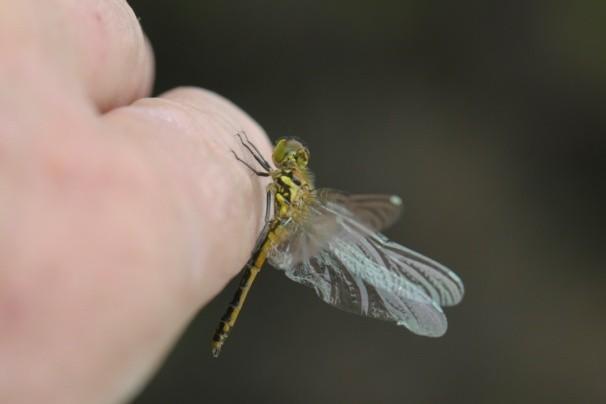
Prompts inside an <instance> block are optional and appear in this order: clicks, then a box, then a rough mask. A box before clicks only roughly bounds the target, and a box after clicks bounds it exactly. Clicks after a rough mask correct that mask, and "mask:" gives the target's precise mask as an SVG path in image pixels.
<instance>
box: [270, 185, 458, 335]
mask: <svg viewBox="0 0 606 404" xmlns="http://www.w3.org/2000/svg"><path fill="white" fill-rule="evenodd" d="M319 195H321V194H319ZM288 230H289V232H290V234H291V236H290V238H289V239H288V240H287V241H285V242H284V243H282V244H281V245H279V246H277V247H276V248H274V250H273V251H272V252H271V254H270V257H269V258H270V263H271V264H272V265H273V266H275V267H277V268H280V269H282V270H284V271H285V273H286V275H287V276H288V277H289V278H290V279H292V280H294V281H296V282H298V283H301V284H304V285H306V286H309V287H312V288H313V289H314V290H315V291H316V293H317V294H318V296H319V297H320V298H321V299H322V300H324V301H325V302H327V303H329V304H332V305H334V306H336V307H338V308H340V309H343V310H346V311H349V312H353V313H357V314H361V315H365V316H370V317H375V318H379V319H383V320H391V321H395V322H396V323H398V324H399V325H404V326H406V327H407V328H409V329H410V330H411V331H413V332H414V333H417V334H421V335H428V336H440V335H442V334H444V332H445V331H446V328H447V322H446V317H445V316H444V313H443V312H442V310H441V308H440V303H441V302H442V301H446V300H447V299H445V298H442V296H447V294H446V293H445V292H441V291H440V290H441V289H439V288H438V287H436V285H434V283H432V282H433V281H434V278H435V279H439V277H438V276H434V275H435V274H434V272H435V271H433V270H432V269H430V270H428V269H427V265H428V263H433V262H434V261H431V260H429V259H425V260H429V261H425V260H421V257H422V258H425V257H423V256H421V255H420V254H416V253H414V252H411V251H410V250H408V249H406V248H404V247H402V246H399V245H398V244H396V243H393V242H390V241H388V240H387V239H385V238H384V237H383V236H381V235H378V234H376V232H375V231H373V230H372V229H370V228H369V227H368V226H367V225H366V224H365V223H361V222H360V221H358V220H357V218H356V217H354V216H353V214H352V213H351V212H349V211H348V210H347V209H346V208H345V207H344V206H343V205H340V204H337V203H336V202H334V201H333V200H322V199H320V198H319V199H318V202H317V203H316V204H314V205H313V206H311V207H310V213H309V217H308V220H307V221H306V222H305V223H303V224H294V223H291V228H290V229H288ZM411 263H412V264H413V265H414V266H413V265H411ZM436 264H437V263H436ZM421 265H425V266H421ZM427 271H429V273H430V275H429V276H430V279H431V281H428V280H427V278H426V277H427V276H428V275H427V273H428V272H427ZM447 271H448V270H447ZM447 274H452V273H451V272H450V271H448V272H447ZM452 275H453V276H454V277H455V278H453V279H456V280H458V278H456V275H454V274H452ZM447 278H448V279H449V280H451V278H450V277H447ZM452 282H454V283H455V284H456V282H455V281H452ZM459 282H460V281H459ZM461 287H462V284H461ZM457 293H458V292H457ZM460 295H461V296H462V291H461V292H460ZM456 298H457V294H456V293H455V292H453V293H452V296H451V297H449V299H450V301H454V300H456ZM459 300H460V298H459Z"/></svg>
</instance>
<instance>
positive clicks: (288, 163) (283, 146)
mask: <svg viewBox="0 0 606 404" xmlns="http://www.w3.org/2000/svg"><path fill="white" fill-rule="evenodd" d="M272 159H273V161H274V164H275V165H276V166H277V167H282V168H295V167H298V168H305V167H307V163H308V162H309V150H307V147H305V146H303V144H302V143H301V142H299V141H298V140H295V139H292V138H283V139H280V140H278V142H277V143H276V146H275V147H274V152H273V154H272Z"/></svg>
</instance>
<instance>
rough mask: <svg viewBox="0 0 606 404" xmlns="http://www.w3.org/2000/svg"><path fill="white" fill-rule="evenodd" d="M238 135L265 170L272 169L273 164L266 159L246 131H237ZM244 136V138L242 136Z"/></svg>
mask: <svg viewBox="0 0 606 404" xmlns="http://www.w3.org/2000/svg"><path fill="white" fill-rule="evenodd" d="M236 136H237V137H238V139H240V143H242V145H243V146H244V147H245V148H246V150H248V151H249V153H250V154H251V155H252V156H253V157H254V159H255V160H257V163H259V165H260V166H261V167H263V169H265V171H270V170H271V166H270V165H269V162H268V161H267V160H265V158H264V157H263V155H262V154H261V152H260V151H259V149H257V146H255V144H254V143H253V142H251V141H250V140H249V139H248V136H247V135H246V132H244V131H243V130H241V131H239V132H238V133H236ZM242 136H244V138H242Z"/></svg>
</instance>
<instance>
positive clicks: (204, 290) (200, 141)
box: [104, 87, 271, 304]
mask: <svg viewBox="0 0 606 404" xmlns="http://www.w3.org/2000/svg"><path fill="white" fill-rule="evenodd" d="M104 119H105V121H106V122H107V123H108V124H109V125H110V126H111V127H114V128H120V130H121V131H122V132H123V133H125V136H128V137H129V138H130V139H132V141H134V142H136V143H137V145H138V147H139V148H141V150H145V153H146V154H148V155H149V156H151V158H152V159H153V160H154V161H155V162H156V163H155V164H158V165H159V166H160V167H161V169H160V172H159V173H158V174H157V175H158V176H163V177H164V179H163V180H164V181H166V183H172V184H173V185H174V187H173V191H174V192H176V193H180V194H183V195H181V196H182V197H183V198H184V199H185V200H187V201H190V204H191V205H190V206H189V208H191V212H190V213H191V214H192V215H193V216H192V218H191V221H192V222H194V223H197V224H198V225H197V226H198V228H197V231H196V233H197V234H198V235H197V237H200V239H199V241H198V243H197V244H196V245H195V247H194V249H195V250H196V254H197V255H198V258H199V260H200V262H199V264H198V266H197V268H198V271H197V273H196V277H197V280H196V281H194V282H189V281H191V280H189V281H188V282H187V284H186V287H188V288H191V289H192V294H193V295H194V296H195V297H196V299H197V301H196V304H200V303H205V302H207V301H208V300H209V299H210V298H211V297H213V296H214V295H215V294H216V293H218V291H219V290H220V289H221V288H222V287H223V286H224V285H225V283H226V282H227V281H228V280H229V279H231V278H232V277H233V276H234V275H235V274H236V273H237V272H238V271H239V270H240V269H241V268H242V265H243V264H244V263H245V262H246V260H247V258H248V255H249V253H250V250H251V248H252V246H253V243H254V241H255V239H256V236H257V233H258V230H259V229H260V228H261V226H262V223H261V222H262V220H261V217H262V214H263V213H264V209H265V206H264V205H265V185H266V184H267V180H266V179H263V178H260V177H257V176H256V175H254V174H253V173H252V172H251V171H250V170H249V169H248V168H246V167H245V166H244V165H243V164H241V163H240V162H238V161H237V160H236V159H235V157H234V155H233V153H232V152H231V151H234V152H236V153H237V154H238V155H239V156H241V157H242V158H244V159H245V160H248V161H250V162H251V164H252V165H255V164H256V162H255V161H254V159H253V158H252V157H251V156H250V155H249V154H248V153H249V152H248V151H247V150H246V149H245V148H244V147H243V145H242V144H241V143H240V141H239V140H238V137H237V136H236V134H237V133H238V132H239V131H244V132H245V133H246V134H247V136H248V138H249V139H250V141H251V142H253V144H255V145H256V146H257V147H258V148H259V149H260V150H261V152H262V153H263V155H264V157H265V159H266V160H268V161H270V160H271V158H270V157H269V156H270V155H271V145H270V143H269V142H268V139H267V135H266V134H265V133H264V131H263V130H262V129H261V128H260V127H259V125H258V124H257V123H256V122H254V121H253V120H252V119H251V118H250V117H249V116H248V115H246V114H245V113H244V112H243V111H242V110H240V109H239V108H238V107H236V106H235V105H234V104H232V103H231V102H229V101H227V100H226V99H225V98H223V97H221V96H219V95H217V94H215V93H212V92H209V91H206V90H201V89H198V88H188V87H184V88H178V89H175V90H171V91H169V92H167V93H165V94H163V95H161V96H160V97H157V98H144V99H141V100H138V101H136V102H135V103H134V104H132V105H130V106H128V107H124V108H119V109H117V110H114V111H112V112H110V113H108V114H107V115H106V116H105V118H104ZM259 169H260V170H262V168H261V167H259ZM218 252H220V253H218Z"/></svg>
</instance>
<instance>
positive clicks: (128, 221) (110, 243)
mask: <svg viewBox="0 0 606 404" xmlns="http://www.w3.org/2000/svg"><path fill="white" fill-rule="evenodd" d="M78 129H79V130H80V131H85V130H88V131H89V132H93V133H92V134H94V135H95V136H88V135H87V136H82V137H73V136H65V137H57V139H58V140H57V141H55V142H46V143H44V144H42V145H36V144H32V145H31V149H27V150H22V151H19V152H20V153H23V154H22V155H24V156H27V158H20V156H21V155H18V156H17V158H15V159H14V160H15V161H16V164H19V165H18V166H17V168H16V169H14V171H10V170H9V169H7V170H3V171H2V176H0V186H2V187H3V188H6V192H3V193H2V194H3V195H5V196H6V197H5V198H4V199H3V200H2V201H0V202H2V206H3V207H4V209H3V210H6V211H10V212H11V214H10V215H4V216H3V217H2V220H1V221H0V228H1V229H3V231H2V232H0V267H1V268H3V271H2V273H1V277H2V282H0V328H2V333H1V334H0V357H1V358H2V361H1V362H0V374H2V375H3V377H2V378H0V402H11V403H18V402H44V401H48V397H53V399H54V401H56V402H116V401H123V400H124V399H125V397H127V396H129V395H132V394H133V393H134V392H135V391H137V389H138V388H139V386H141V384H142V382H143V381H144V380H145V379H146V378H147V377H148V376H149V374H150V372H151V371H152V370H153V369H154V367H155V366H157V364H158V363H159V361H160V359H161V358H162V357H163V356H164V355H165V354H166V352H167V350H168V349H169V348H170V346H171V345H172V344H173V343H174V341H175V340H176V338H177V336H178V334H179V333H180V332H181V331H182V330H183V328H184V327H185V325H186V324H187V322H188V321H189V320H190V319H191V317H192V316H193V315H194V313H195V312H196V311H197V310H198V309H199V308H200V306H201V305H202V304H204V303H206V302H207V301H208V300H209V299H211V298H212V297H213V296H214V295H216V294H217V293H218V292H219V291H220V289H221V288H222V287H224V285H225V284H226V283H227V282H228V280H229V279H230V278H231V277H233V276H234V275H235V274H236V273H237V272H238V271H239V270H240V269H241V268H242V266H243V265H244V263H245V262H246V260H247V258H248V255H249V253H250V251H251V249H252V248H253V243H254V240H255V237H256V235H257V232H258V230H259V229H260V227H261V220H262V219H261V218H262V212H263V210H264V207H263V204H264V189H263V188H264V187H263V184H262V181H261V180H260V179H259V178H258V177H256V176H253V175H251V174H250V172H249V171H248V170H247V169H246V168H245V167H243V165H242V164H240V163H239V162H237V161H236V160H235V159H234V157H233V155H232V154H231V153H230V149H233V150H235V151H237V152H240V153H244V151H243V150H242V148H241V147H240V146H239V144H238V142H237V141H236V138H235V136H234V134H235V132H236V131H237V130H239V129H244V130H245V131H246V132H247V134H248V136H249V137H250V139H251V140H252V141H253V142H254V143H255V144H256V145H257V146H258V147H259V148H260V149H261V150H262V151H263V152H264V153H265V156H266V157H267V156H268V151H269V143H268V141H267V137H266V136H265V134H264V133H263V131H262V130H261V129H260V128H259V126H258V125H257V124H256V123H255V122H254V121H252V119H250V118H249V117H248V116H247V115H246V114H245V113H243V112H242V111H241V110H240V109H238V108H237V107H235V106H234V105H233V104H231V103H230V102H228V101H226V100H225V99H223V98H221V97H219V96H217V95H215V94H212V93H209V92H206V91H202V90H196V89H178V90H174V91H171V92H169V93H167V94H165V95H164V96H163V97H161V98H157V99H142V100H140V101H137V102H136V103H134V104H133V105H131V106H128V107H123V108H119V109H116V110H113V111H112V112H110V113H109V114H107V115H105V116H104V117H102V118H101V121H100V122H95V123H93V124H91V126H89V127H88V129H86V128H85V127H84V126H80V127H79V128H78ZM24 147H25V146H24ZM27 147H30V146H29V145H28V146H27ZM242 157H243V158H246V157H245V156H244V155H242ZM9 174H10V175H12V178H13V180H10V179H7V178H8V176H9ZM8 187H12V188H8ZM7 204H9V205H7ZM210 337H211V336H209V341H210ZM209 350H210V347H209ZM209 356H210V353H209ZM9 370H10V371H9ZM31 386H36V388H35V389H32V388H31Z"/></svg>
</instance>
